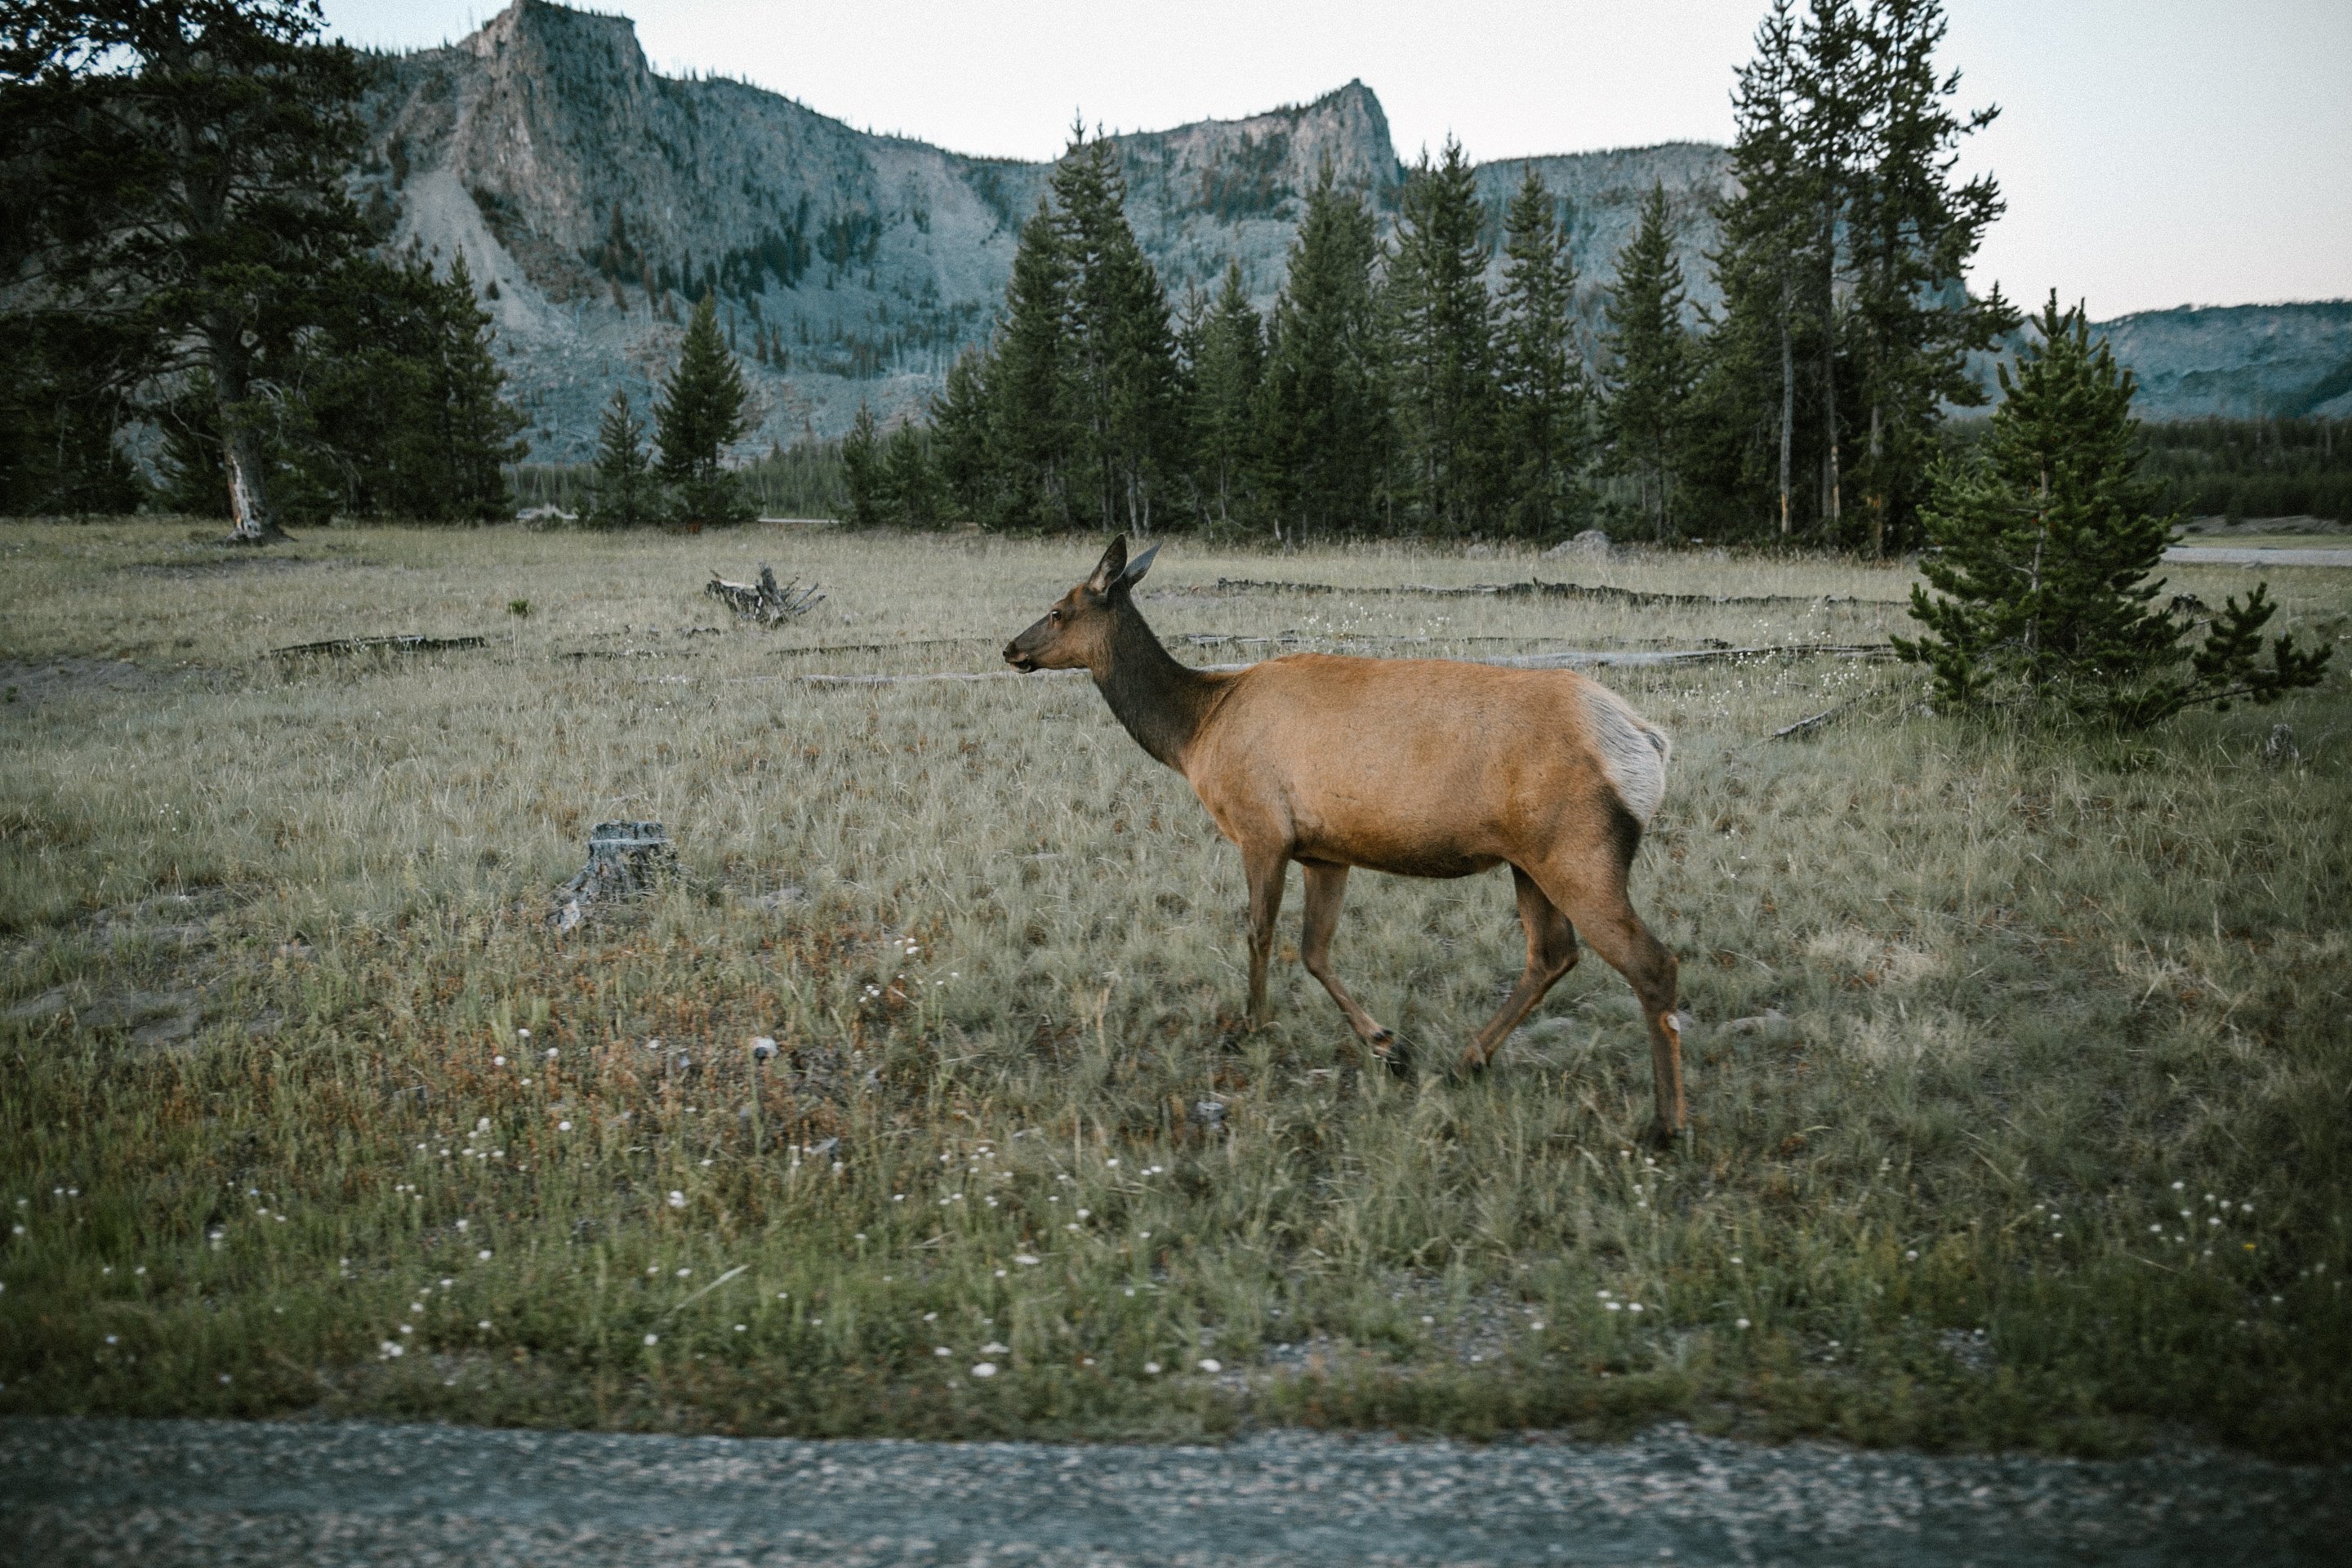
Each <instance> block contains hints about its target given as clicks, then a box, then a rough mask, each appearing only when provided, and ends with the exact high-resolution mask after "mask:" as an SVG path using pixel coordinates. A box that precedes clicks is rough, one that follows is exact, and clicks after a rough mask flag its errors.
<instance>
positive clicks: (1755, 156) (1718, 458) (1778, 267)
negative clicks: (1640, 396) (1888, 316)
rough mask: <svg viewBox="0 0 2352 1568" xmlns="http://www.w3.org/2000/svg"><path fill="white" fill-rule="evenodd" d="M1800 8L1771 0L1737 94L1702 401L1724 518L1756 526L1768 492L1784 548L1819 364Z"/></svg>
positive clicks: (1719, 214)
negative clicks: (1809, 297)
mask: <svg viewBox="0 0 2352 1568" xmlns="http://www.w3.org/2000/svg"><path fill="white" fill-rule="evenodd" d="M1791 5H1792V0H1772V7H1771V10H1770V11H1769V13H1768V14H1767V15H1766V16H1765V19H1764V21H1763V23H1762V24H1761V25H1760V26H1759V27H1758V28H1757V32H1756V54H1755V58H1752V59H1750V60H1749V61H1748V63H1747V64H1746V65H1743V66H1741V67H1740V68H1739V69H1738V78H1737V85H1736V86H1735V87H1734V89H1733V90H1732V113H1733V118H1734V121H1735V123H1736V124H1737V125H1738V134H1737V135H1736V136H1735V137H1734V138H1733V140H1732V144H1731V180H1730V182H1729V184H1730V187H1731V189H1730V194H1729V195H1726V196H1725V197H1724V198H1723V199H1722V200H1721V201H1720V202H1718V203H1717V208H1716V227H1717V234H1718V235H1719V236H1720V237H1721V245H1720V247H1718V248H1717V251H1716V252H1715V254H1714V255H1713V256H1711V257H1710V258H1708V259H1709V261H1710V262H1711V263H1712V264H1713V266H1714V268H1715V276H1716V283H1717V288H1718V289H1720V290H1721V292H1722V294H1723V300H1724V303H1723V312H1722V317H1721V319H1720V320H1719V321H1717V322H1716V323H1715V329H1714V331H1711V332H1709V333H1708V334H1707V335H1706V341H1705V343H1704V345H1703V347H1702V350H1701V353H1702V356H1703V360H1704V368H1703V370H1702V373H1701V378H1702V387H1703V390H1702V392H1701V394H1700V398H1701V401H1702V403H1703V405H1704V406H1705V407H1706V410H1707V416H1706V418H1705V420H1704V421H1702V427H1703V428H1705V429H1706V430H1707V431H1708V432H1709V433H1710V434H1711V435H1712V436H1713V437H1715V439H1714V441H1713V442H1712V443H1710V445H1711V447H1713V448H1714V449H1712V450H1710V452H1709V453H1708V454H1707V457H1708V458H1710V459H1712V460H1711V461H1707V462H1706V466H1707V468H1708V469H1709V478H1710V479H1711V480H1712V483H1711V484H1710V485H1709V486H1708V487H1707V488H1709V489H1712V490H1713V491H1714V492H1715V493H1714V494H1713V495H1712V496H1711V497H1709V498H1708V499H1709V500H1711V501H1712V502H1713V503H1714V509H1715V510H1717V513H1718V514H1719V515H1725V516H1726V521H1727V522H1731V523H1732V525H1733V526H1738V523H1740V522H1744V521H1747V518H1745V517H1743V516H1742V515H1741V514H1742V513H1743V512H1744V511H1746V510H1747V498H1748V493H1750V492H1752V490H1753V489H1757V488H1763V489H1766V493H1767V494H1768V495H1769V501H1768V505H1769V516H1770V519H1771V524H1770V526H1771V528H1772V530H1773V531H1775V532H1777V533H1778V534H1779V535H1780V537H1781V538H1783V539H1787V538H1789V537H1790V535H1791V534H1792V533H1793V531H1794V530H1795V526H1796V516H1795V512H1796V508H1795V492H1796V460H1797V453H1798V449H1799V436H1798V431H1797V422H1798V418H1799V415H1800V410H1799V406H1798V385H1797V365H1798V361H1799V358H1800V356H1801V355H1802V356H1803V357H1805V358H1806V360H1807V361H1808V363H1811V359H1812V358H1813V353H1812V348H1811V342H1810V340H1809V338H1808V335H1807V332H1806V328H1805V323H1804V321H1803V319H1802V317H1801V300H1802V298H1803V291H1804V288H1805V285H1806V283H1807V281H1808V280H1809V279H1810V278H1811V276H1812V273H1813V271H1814V270H1815V269H1814V268H1813V265H1812V263H1811V259H1810V249H1809V247H1811V244H1812V243H1813V241H1814V240H1815V239H1816V238H1817V233H1816V229H1815V226H1814V224H1813V222H1812V218H1811V207H1812V199H1811V181H1810V171H1809V169H1808V166H1807V164H1806V162H1805V159H1804V156H1803V151H1802V149H1801V146H1800V145H1799V142H1798V137H1797V125H1796V122H1795V119H1794V116H1795V114H1796V104H1795V101H1794V94H1795V91H1796V80H1797V59H1796V53H1795V51H1796V23H1795V20H1794V18H1793V16H1792V15H1791ZM1726 444H1727V445H1728V446H1729V447H1730V450H1728V451H1724V450H1722V447H1724V446H1725V445H1726ZM1703 460H1706V459H1703ZM1759 479H1760V481H1761V483H1760V485H1759V483H1758V481H1759Z"/></svg>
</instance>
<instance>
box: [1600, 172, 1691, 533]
mask: <svg viewBox="0 0 2352 1568" xmlns="http://www.w3.org/2000/svg"><path fill="white" fill-rule="evenodd" d="M1674 246H1675V239H1674V220H1673V217H1672V216H1671V215H1670V214H1669V213H1668V211H1667V209H1666V191H1665V187H1664V185H1663V184H1656V185H1653V186H1651V188H1650V194H1649V195H1647V196H1645V197H1643V201H1642V216H1641V219H1640V221H1639V223H1638V224H1637V226H1635V228H1634V230H1633V238H1632V239H1631V240H1629V241H1627V242H1626V245H1625V248H1624V249H1623V250H1622V252H1620V253H1619V255H1618V258H1617V281H1616V286H1615V288H1614V289H1612V293H1611V297H1610V301H1609V326H1610V331H1609V336H1608V342H1607V347H1608V351H1609V353H1610V355H1611V358H1612V371H1611V373H1610V377H1609V383H1610V385H1609V392H1610V396H1609V405H1608V408H1607V411H1606V414H1605V416H1604V418H1605V424H1606V426H1607V431H1608V436H1609V440H1610V443H1611V447H1612V458H1613V461H1614V463H1615V464H1616V466H1617V467H1618V468H1620V469H1621V470H1622V471H1624V472H1627V473H1631V474H1633V475H1635V476H1637V477H1638V478H1639V479H1640V480H1641V484H1642V496H1643V510H1646V511H1647V512H1648V513H1649V516H1650V518H1651V521H1652V525H1653V527H1654V531H1655V532H1656V535H1657V537H1658V538H1659V539H1661V540H1664V539H1665V538H1667V537H1668V536H1669V535H1670V533H1671V532H1672V531H1673V529H1674V515H1675V513H1674V485H1675V469H1676V467H1677V465H1678V461H1679V459H1680V457H1681V446H1682V440H1683V433H1684V416H1685V404H1686V403H1687V401H1688V399H1689V395H1690V382H1691V345H1690V334H1689V330H1688V329H1687V328H1686V327H1685V326H1684V324H1683V268H1682V263H1681V262H1680V261H1679V260H1677V259H1675V248H1674Z"/></svg>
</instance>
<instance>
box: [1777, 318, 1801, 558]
mask: <svg viewBox="0 0 2352 1568" xmlns="http://www.w3.org/2000/svg"><path fill="white" fill-rule="evenodd" d="M1792 304H1793V301H1791V300H1790V288H1789V284H1788V280H1787V279H1782V280H1781V283H1780V537H1781V538H1783V539H1786V538H1788V537H1789V438H1790V426H1793V425H1794V424H1795V423H1796V419H1797V358H1796V346H1795V344H1794V343H1793V342H1790V331H1789V312H1790V309H1791V308H1792Z"/></svg>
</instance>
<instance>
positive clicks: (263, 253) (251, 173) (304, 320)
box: [0, 0, 369, 543]
mask: <svg viewBox="0 0 2352 1568" xmlns="http://www.w3.org/2000/svg"><path fill="white" fill-rule="evenodd" d="M319 32H320V13H319V7H318V5H317V4H316V0H177V3H173V4H152V5H131V4H114V3H110V0H105V3H102V0H30V3H27V4H24V5H11V6H10V7H9V9H8V13H7V26H6V27H5V47H0V85H5V91H0V164H5V165H6V166H7V168H8V169H9V173H10V184H9V191H10V203H9V207H10V210H9V217H8V223H7V225H6V226H5V227H6V236H5V239H0V270H5V274H6V276H7V277H9V279H11V280H12V282H16V283H22V282H24V281H26V280H28V279H31V280H36V287H35V288H34V289H31V290H30V291H29V292H27V293H25V294H21V295H20V299H22V300H31V301H33V303H32V304H31V305H29V306H27V307H26V309H28V310H30V311H32V312H34V313H54V314H58V315H60V316H63V317H67V318H79V319H80V320H81V321H84V322H85V323H86V324H88V325H89V326H93V327H96V326H105V327H108V328H110V329H114V330H119V331H120V332H121V333H122V334H123V335H124V337H125V338H126V340H129V339H135V340H137V341H138V342H139V345H140V346H139V350H138V353H137V354H136V355H135V356H133V358H134V359H135V363H126V365H125V367H124V371H125V374H126V375H131V374H137V373H144V374H147V375H150V376H156V377H185V376H186V375H188V374H189V373H191V372H193V371H194V370H197V369H199V368H201V369H203V370H204V371H205V373H206V374H205V384H206V385H208V386H209V387H210V388H211V390H212V393H213V396H214V399H215V408H214V410H213V412H212V414H211V416H209V419H208V423H209V424H210V426H211V427H212V428H213V429H214V430H215V432H216V433H217V436H218V438H219V440H220V441H221V443H222V463H221V470H220V471H221V473H222V476H223V480H224V484H225V487H226V490H227V492H228V497H229V513H230V516H231V517H232V518H234V519H235V522H236V525H235V527H234V529H233V530H232V531H231V534H230V538H231V539H232V540H234V541H236V542H247V543H258V542H266V541H268V540H270V539H273V538H281V537H283V532H282V531H281V530H280V529H279V528H278V524H277V522H276V521H275V518H274V515H273V512H272V508H271V504H270V496H269V471H270V468H269V461H268V457H267V455H266V446H267V442H268V426H270V425H271V423H272V422H273V421H274V420H275V418H276V410H277V403H278V392H279V391H280V389H279V388H278V387H276V386H273V385H271V384H269V383H268V381H267V380H266V379H265V378H264V376H263V374H262V372H263V362H264V360H265V359H266V358H267V357H268V355H269V353H271V352H272V348H273V345H279V344H282V343H283V342H284V341H285V340H286V339H287V338H288V337H289V336H290V335H291V334H294V333H296V332H299V331H302V330H303V329H305V328H306V327H309V326H310V325H312V324H314V323H315V321H316V320H317V319H318V314H319V311H320V296H321V293H322V291H325V290H328V289H331V287H332V286H333V281H334V279H335V277H336V275H337V273H338V271H339V270H340V269H341V268H342V267H343V266H344V265H346V264H347V263H349V262H350V261H351V260H352V259H353V258H355V257H357V256H358V255H359V254H360V253H361V251H362V248H363V247H365V245H366V244H367V243H368V238H369V236H368V234H367V230H366V226H365V225H364V224H363V223H362V221H361V219H360V216H359V213H358V210H357V209H356V208H355V207H354V206H353V205H352V202H351V200H350V198H349V196H348V195H347V194H346V193H345V190H344V174H345V171H346V170H347V168H348V167H349V165H350V163H351V160H352V155H353V153H355V152H356V150H357V148H358V146H359V142H360V134H361V128H360V124H359V121H358V119H357V117H356V115H355V114H354V113H353V110H352V105H353V103H354V102H355V100H357V98H358V96H359V92H360V89H361V87H362V82H363V79H364V73H363V68H362V64H361V62H360V60H359V58H358V57H357V56H356V55H354V54H353V53H352V51H351V50H350V49H348V48H346V47H342V46H341V45H326V44H321V43H320V41H319ZM126 384H127V383H126Z"/></svg>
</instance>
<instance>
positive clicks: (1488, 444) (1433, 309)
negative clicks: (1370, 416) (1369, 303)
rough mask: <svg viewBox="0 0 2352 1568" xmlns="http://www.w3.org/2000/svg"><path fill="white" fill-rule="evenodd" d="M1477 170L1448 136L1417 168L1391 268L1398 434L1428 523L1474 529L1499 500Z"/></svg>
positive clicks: (1402, 208) (1415, 500) (1416, 501)
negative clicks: (1438, 150) (1496, 496)
mask: <svg viewBox="0 0 2352 1568" xmlns="http://www.w3.org/2000/svg"><path fill="white" fill-rule="evenodd" d="M1485 227H1486V209H1485V207H1484V206H1483V205H1481V204H1480V203H1479V200H1478V184H1477V175H1476V172H1475V170H1473V169H1472V168H1471V166H1470V163H1469V160H1467V159H1466V158H1465V157H1464V156H1463V154H1462V148H1461V145H1460V143H1458V142H1455V141H1454V139H1453V138H1452V137H1450V136H1449V137H1448V138H1446V141H1445V147H1444V152H1443V153H1441V154H1440V156H1439V160H1438V162H1437V163H1434V164H1433V163H1431V162H1430V161H1429V158H1428V156H1427V154H1425V153H1424V154H1423V157H1422V160H1421V162H1420V163H1419V164H1418V165H1417V166H1416V167H1415V168H1414V169H1413V171H1412V175H1411V176H1410V177H1409V178H1408V179H1407V180H1406V182H1405V187H1404V194H1403V197H1402V201H1401V203H1400V205H1399V210H1398V215H1397V239H1396V257H1395V259H1394V261H1393V262H1392V264H1391V267H1390V268H1389V281H1388V290H1387V303H1388V319H1389V323H1390V330H1391V332H1392V333H1393V334H1394V342H1393V346H1392V348H1391V355H1390V364H1391V374H1392V377H1393V379H1392V380H1391V395H1392V396H1393V397H1394V398H1395V406H1396V412H1397V426H1398V446H1399V449H1400V456H1401V458H1402V460H1403V464H1404V467H1405V469H1406V472H1407V474H1408V476H1409V480H1408V482H1409V484H1410V487H1411V488H1410V494H1411V498H1412V506H1413V511H1414V515H1415V517H1416V518H1417V519H1418V521H1420V522H1421V523H1422V524H1423V526H1424V527H1426V528H1430V529H1433V530H1437V531H1444V532H1447V533H1457V534H1458V533H1464V532H1467V531H1471V530H1473V529H1475V528H1477V527H1480V526H1482V525H1483V524H1484V523H1485V522H1486V520H1487V517H1488V514H1489V512H1490V510H1491V500H1492V496H1493V491H1494V488H1495V487H1494V483H1493V478H1494V469H1495V467H1496V456H1497V454H1496V439H1495V438H1496V418H1495V415H1496V408H1495V402H1496V398H1495V381H1494V360H1495V344H1494V323H1493V320H1492V316H1493V304H1492V301H1491V300H1489V299H1488V298H1487V294H1486V262H1487V258H1488V250H1487V246H1486V237H1485V233H1484V230H1485Z"/></svg>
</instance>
